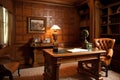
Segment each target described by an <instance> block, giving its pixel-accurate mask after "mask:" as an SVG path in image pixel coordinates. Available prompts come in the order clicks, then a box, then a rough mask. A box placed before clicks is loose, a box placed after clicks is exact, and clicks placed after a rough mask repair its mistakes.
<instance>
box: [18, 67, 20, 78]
mask: <svg viewBox="0 0 120 80" xmlns="http://www.w3.org/2000/svg"><path fill="white" fill-rule="evenodd" d="M18 76H19V77H20V68H18Z"/></svg>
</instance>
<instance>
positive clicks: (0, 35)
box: [0, 6, 9, 46]
mask: <svg viewBox="0 0 120 80" xmlns="http://www.w3.org/2000/svg"><path fill="white" fill-rule="evenodd" d="M8 34H9V28H8V11H7V9H5V8H4V7H1V6H0V44H2V45H3V46H7V45H8V42H9V40H8V39H9V37H8V36H9V35H8Z"/></svg>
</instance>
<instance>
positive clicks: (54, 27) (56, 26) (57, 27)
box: [51, 25, 60, 31]
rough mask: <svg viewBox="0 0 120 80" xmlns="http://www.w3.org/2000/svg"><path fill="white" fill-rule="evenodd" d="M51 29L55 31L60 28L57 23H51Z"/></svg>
mask: <svg viewBox="0 0 120 80" xmlns="http://www.w3.org/2000/svg"><path fill="white" fill-rule="evenodd" d="M51 29H53V30H54V31H57V30H59V29H60V27H59V26H58V25H53V26H52V27H51Z"/></svg>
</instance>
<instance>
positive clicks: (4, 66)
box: [0, 56, 20, 80]
mask: <svg viewBox="0 0 120 80" xmlns="http://www.w3.org/2000/svg"><path fill="white" fill-rule="evenodd" d="M16 70H18V75H19V76H20V74H19V62H18V61H13V60H11V59H10V58H9V57H8V56H0V80H3V78H4V77H5V76H9V80H13V76H12V74H13V73H14V72H15V71H16Z"/></svg>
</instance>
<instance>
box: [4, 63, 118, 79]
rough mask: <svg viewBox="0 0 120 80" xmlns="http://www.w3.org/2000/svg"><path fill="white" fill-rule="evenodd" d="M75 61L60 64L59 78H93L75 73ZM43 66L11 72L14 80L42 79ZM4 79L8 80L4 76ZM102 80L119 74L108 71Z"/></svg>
mask: <svg viewBox="0 0 120 80" xmlns="http://www.w3.org/2000/svg"><path fill="white" fill-rule="evenodd" d="M76 68H77V63H66V64H62V65H61V66H60V80H95V79H94V78H91V77H90V76H88V75H86V74H78V73H77V70H76ZM43 72H44V66H41V67H34V68H25V69H21V70H20V75H21V76H20V77H19V76H18V74H17V71H16V72H15V73H14V74H13V76H14V80H43ZM4 80H9V79H8V77H5V79H4ZM104 80H120V74H118V73H116V72H114V71H109V76H108V77H107V78H106V77H104Z"/></svg>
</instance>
